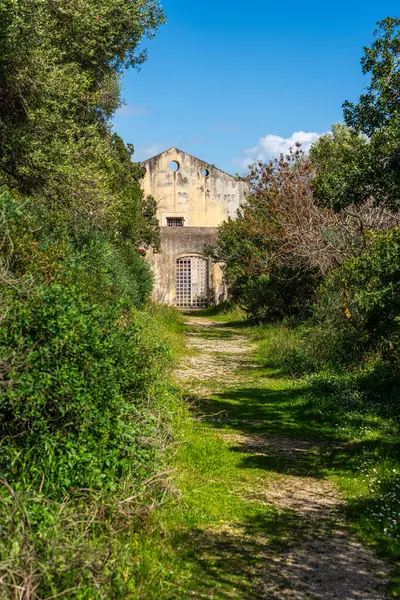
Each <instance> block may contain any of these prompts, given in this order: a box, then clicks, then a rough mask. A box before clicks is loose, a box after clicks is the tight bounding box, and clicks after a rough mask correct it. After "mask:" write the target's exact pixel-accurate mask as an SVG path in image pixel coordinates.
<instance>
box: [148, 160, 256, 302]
mask: <svg viewBox="0 0 400 600" xmlns="http://www.w3.org/2000/svg"><path fill="white" fill-rule="evenodd" d="M141 164H142V166H143V167H145V169H146V173H145V177H144V179H143V183H142V185H143V190H144V192H145V194H146V196H147V195H150V196H153V198H154V199H155V201H156V203H157V218H158V220H159V223H160V226H161V242H162V244H161V248H160V251H159V252H158V253H156V254H153V252H152V250H151V249H150V251H149V252H148V258H149V260H150V263H151V265H152V268H153V271H154V275H155V287H154V296H155V298H156V299H157V300H158V301H161V302H166V303H168V304H173V305H177V306H180V307H182V308H199V307H202V306H206V305H210V304H215V303H218V302H220V301H221V300H224V299H225V298H226V295H227V291H226V286H225V281H224V277H223V265H221V263H217V264H215V263H212V262H211V260H210V259H208V258H206V257H204V255H203V251H204V247H205V246H206V245H209V244H212V243H213V242H214V241H215V239H216V232H217V229H216V228H217V227H218V225H220V224H221V223H222V222H223V221H225V220H226V219H227V218H228V217H231V218H235V217H236V213H237V209H238V208H239V206H240V205H241V204H243V203H244V201H245V197H246V192H247V184H246V183H245V182H243V181H238V180H237V179H236V178H235V177H233V176H232V175H229V174H228V173H225V172H224V171H221V170H220V169H218V168H217V167H215V166H214V165H211V164H209V163H206V162H204V161H202V160H200V159H198V158H196V157H194V156H192V155H190V154H187V153H186V152H182V151H181V150H178V149H177V148H171V149H170V150H167V151H165V152H163V153H162V154H158V155H157V156H154V157H153V158H149V159H148V160H146V161H144V162H142V163H141Z"/></svg>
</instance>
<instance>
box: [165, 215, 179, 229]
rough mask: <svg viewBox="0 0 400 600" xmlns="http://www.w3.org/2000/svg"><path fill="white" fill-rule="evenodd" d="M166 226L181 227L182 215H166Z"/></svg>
mask: <svg viewBox="0 0 400 600" xmlns="http://www.w3.org/2000/svg"><path fill="white" fill-rule="evenodd" d="M167 227H183V217H167Z"/></svg>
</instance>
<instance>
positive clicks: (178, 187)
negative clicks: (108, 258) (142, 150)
mask: <svg viewBox="0 0 400 600" xmlns="http://www.w3.org/2000/svg"><path fill="white" fill-rule="evenodd" d="M171 161H176V163H178V165H179V169H178V170H177V171H176V172H174V171H172V170H171V168H170V163H171ZM142 165H143V166H144V167H145V168H146V175H145V178H144V180H143V184H142V185H143V189H144V192H145V194H146V195H151V196H153V197H154V198H155V200H156V202H157V205H158V211H157V217H158V219H159V221H160V225H161V226H165V225H166V224H167V222H166V219H167V217H169V216H173V217H183V218H184V225H185V227H218V225H219V224H220V223H221V222H222V221H225V220H226V219H227V218H228V217H232V218H235V216H236V211H237V209H238V208H239V206H240V205H241V204H243V202H244V200H245V194H246V190H247V184H246V183H244V182H242V181H237V180H236V179H235V178H234V177H233V176H232V175H229V174H228V173H225V172H224V171H221V170H220V169H217V168H216V167H214V166H213V165H210V164H208V163H206V162H204V161H202V160H200V159H198V158H195V157H194V156H191V155H190V154H187V153H186V152H182V151H181V150H177V149H176V148H171V149H170V150H167V151H166V152H163V153H162V154H159V155H157V156H154V157H153V158H149V159H148V160H146V161H144V162H142Z"/></svg>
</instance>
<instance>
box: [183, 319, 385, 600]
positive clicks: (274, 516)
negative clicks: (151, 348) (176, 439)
mask: <svg viewBox="0 0 400 600" xmlns="http://www.w3.org/2000/svg"><path fill="white" fill-rule="evenodd" d="M188 325H189V326H190V329H189V333H188V336H189V338H188V339H189V347H190V348H191V349H192V351H193V352H192V355H191V356H189V357H188V358H187V359H186V360H185V364H182V365H181V367H180V369H179V371H178V372H177V377H178V379H179V381H180V382H181V384H183V386H184V388H185V389H186V390H187V391H188V392H189V394H190V398H191V406H192V409H193V411H194V414H195V418H194V425H193V431H192V432H191V434H190V435H189V439H188V440H187V442H188V443H187V444H186V445H185V446H186V449H185V450H184V454H185V456H184V462H185V465H186V466H185V469H184V473H183V475H182V476H181V481H180V487H181V489H182V493H183V498H184V501H185V503H186V508H187V511H188V513H189V514H190V525H191V532H192V533H191V534H190V536H188V537H189V538H191V542H189V544H190V543H191V546H192V552H191V553H188V555H187V562H188V570H189V572H190V576H188V578H189V582H190V583H189V585H190V590H189V592H186V593H188V595H186V593H184V591H183V589H182V592H181V593H179V592H178V597H185V598H186V597H195V598H213V599H216V600H223V599H228V598H229V599H231V598H232V599H236V598H237V599H239V598H240V599H243V600H252V599H253V600H256V599H268V600H275V599H276V600H278V599H279V600H283V599H293V600H294V599H295V600H315V599H321V600H322V599H323V600H334V599H335V600H347V599H353V598H354V599H356V598H357V599H361V600H378V599H379V600H381V599H383V598H385V597H386V595H385V588H386V585H385V580H386V581H387V572H386V569H385V566H384V565H383V564H382V563H381V562H380V561H379V560H378V559H377V558H376V557H375V556H374V555H373V554H372V553H371V552H370V551H369V550H368V549H366V548H364V547H363V546H362V545H361V544H360V543H359V542H358V541H357V540H356V539H355V538H354V537H353V536H352V534H351V533H350V532H349V530H348V528H347V527H346V524H345V522H344V517H343V506H344V501H343V499H342V498H341V496H340V494H339V492H338V490H337V489H336V487H335V485H334V484H333V483H332V482H331V481H330V480H329V479H328V477H327V475H328V472H329V469H330V467H331V465H332V461H334V457H335V456H336V454H337V453H340V452H341V451H343V447H342V446H343V443H342V442H337V441H335V440H333V439H330V438H329V436H326V435H324V434H323V433H321V430H319V428H318V423H307V421H306V419H304V417H302V410H301V406H302V402H303V400H304V398H303V395H304V388H302V385H301V383H299V382H296V381H293V380H290V379H285V378H282V377H280V376H279V374H277V373H274V372H269V373H268V372H266V370H265V369H262V368H261V367H260V366H259V365H258V364H257V361H256V359H255V358H254V348H252V345H251V343H250V342H249V340H248V337H247V336H246V331H245V329H241V328H239V327H234V326H232V325H231V324H229V323H218V322H215V321H212V320H210V319H208V318H204V317H190V318H189V320H188ZM187 543H188V542H187V540H186V541H185V542H184V544H187Z"/></svg>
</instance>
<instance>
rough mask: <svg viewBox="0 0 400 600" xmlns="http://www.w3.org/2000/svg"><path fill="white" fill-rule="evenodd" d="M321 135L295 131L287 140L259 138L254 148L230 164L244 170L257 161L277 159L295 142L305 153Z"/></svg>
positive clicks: (281, 138)
mask: <svg viewBox="0 0 400 600" xmlns="http://www.w3.org/2000/svg"><path fill="white" fill-rule="evenodd" d="M321 135H323V134H322V133H316V132H315V131H295V132H294V133H292V135H291V136H290V137H288V138H284V137H282V136H280V135H272V134H268V135H266V136H265V137H262V138H260V139H259V140H258V142H257V144H256V145H255V146H253V147H252V148H248V149H247V150H245V151H244V155H245V156H244V158H235V159H234V160H233V161H232V162H233V164H235V165H236V166H237V167H241V168H242V169H246V168H247V167H248V165H250V164H252V163H254V162H255V161H257V160H263V161H265V160H269V159H271V158H276V157H279V155H280V154H281V153H283V154H286V153H287V152H288V150H289V148H294V146H295V144H296V142H300V143H301V147H302V149H303V150H304V152H306V153H307V152H308V151H309V150H310V147H311V145H312V144H313V143H314V142H316V141H317V140H318V139H319V138H320V137H321Z"/></svg>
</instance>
